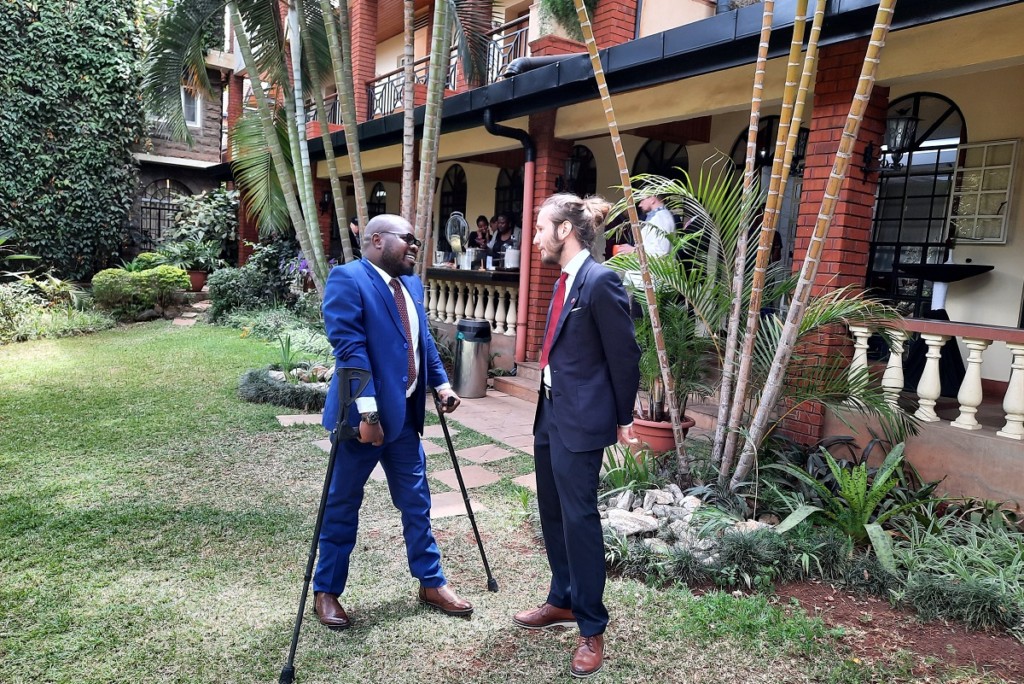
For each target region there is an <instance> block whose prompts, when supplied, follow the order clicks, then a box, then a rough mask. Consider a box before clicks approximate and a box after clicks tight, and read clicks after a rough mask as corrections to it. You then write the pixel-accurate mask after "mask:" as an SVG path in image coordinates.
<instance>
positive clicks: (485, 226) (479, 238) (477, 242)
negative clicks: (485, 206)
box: [469, 214, 491, 249]
mask: <svg viewBox="0 0 1024 684" xmlns="http://www.w3.org/2000/svg"><path fill="white" fill-rule="evenodd" d="M490 240H491V226H490V223H489V222H488V221H487V217H486V216H484V215H483V214H481V215H480V216H477V217H476V230H474V231H473V232H472V233H470V234H469V246H470V247H476V248H477V249H487V243H488V242H490Z"/></svg>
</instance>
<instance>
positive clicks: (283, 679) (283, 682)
mask: <svg viewBox="0 0 1024 684" xmlns="http://www.w3.org/2000/svg"><path fill="white" fill-rule="evenodd" d="M294 681H295V667H294V666H293V665H285V666H284V667H283V668H281V676H280V677H278V679H277V684H292V682H294Z"/></svg>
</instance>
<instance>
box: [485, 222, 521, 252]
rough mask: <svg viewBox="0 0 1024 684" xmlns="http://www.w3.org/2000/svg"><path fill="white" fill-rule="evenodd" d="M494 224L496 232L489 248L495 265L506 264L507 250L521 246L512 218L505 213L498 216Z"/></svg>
mask: <svg viewBox="0 0 1024 684" xmlns="http://www.w3.org/2000/svg"><path fill="white" fill-rule="evenodd" d="M494 224H495V232H494V235H493V236H492V237H491V243H490V244H489V245H488V247H489V249H490V253H491V256H492V257H493V258H494V261H495V263H499V264H504V263H505V250H507V249H510V248H511V249H517V248H518V246H519V243H518V242H517V241H516V234H515V226H514V225H512V218H511V217H510V216H509V215H508V214H506V213H504V212H502V213H500V214H498V216H497V218H496V220H495V222H494Z"/></svg>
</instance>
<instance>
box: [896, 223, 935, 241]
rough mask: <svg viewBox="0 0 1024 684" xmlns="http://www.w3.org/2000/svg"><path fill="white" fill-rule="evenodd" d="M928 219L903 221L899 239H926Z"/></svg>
mask: <svg viewBox="0 0 1024 684" xmlns="http://www.w3.org/2000/svg"><path fill="white" fill-rule="evenodd" d="M928 226H929V222H928V221H921V220H907V221H904V222H903V230H902V231H901V232H900V240H901V241H903V242H925V241H926V240H927V239H928Z"/></svg>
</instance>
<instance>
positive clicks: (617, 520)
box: [608, 508, 658, 537]
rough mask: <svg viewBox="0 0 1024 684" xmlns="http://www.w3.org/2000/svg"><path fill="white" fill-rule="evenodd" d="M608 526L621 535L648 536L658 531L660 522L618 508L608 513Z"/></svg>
mask: <svg viewBox="0 0 1024 684" xmlns="http://www.w3.org/2000/svg"><path fill="white" fill-rule="evenodd" d="M608 524H609V525H610V526H611V528H612V529H614V530H615V531H616V532H618V533H619V534H623V535H626V536H627V537H628V536H631V535H634V534H646V533H648V532H654V531H656V530H657V529H658V521H657V520H656V519H655V518H652V517H650V516H648V515H638V514H636V513H630V512H629V511H624V510H621V509H618V508H615V509H612V510H610V511H608Z"/></svg>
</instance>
